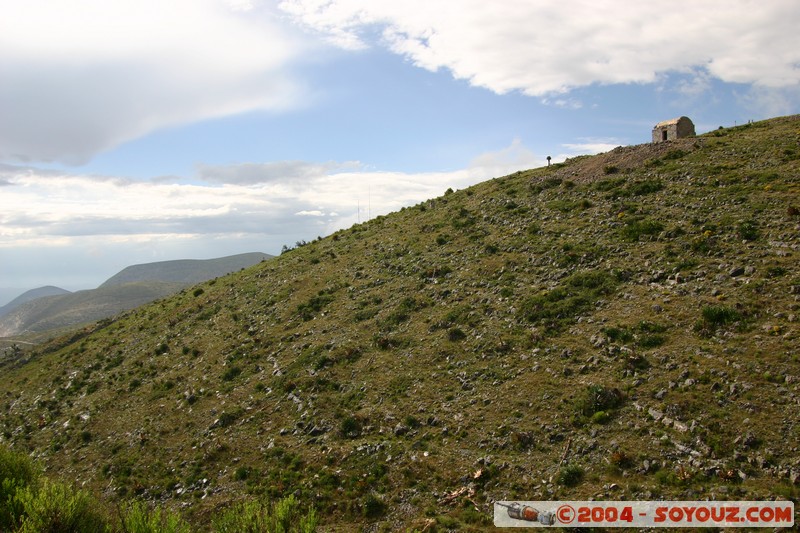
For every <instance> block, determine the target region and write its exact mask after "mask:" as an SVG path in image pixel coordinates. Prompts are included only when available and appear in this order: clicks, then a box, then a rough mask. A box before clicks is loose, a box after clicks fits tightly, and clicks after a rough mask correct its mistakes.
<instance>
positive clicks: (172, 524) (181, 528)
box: [120, 502, 192, 533]
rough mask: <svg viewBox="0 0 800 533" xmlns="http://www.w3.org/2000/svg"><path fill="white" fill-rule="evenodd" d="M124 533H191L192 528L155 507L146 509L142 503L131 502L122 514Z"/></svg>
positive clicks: (178, 518) (174, 516) (172, 514)
mask: <svg viewBox="0 0 800 533" xmlns="http://www.w3.org/2000/svg"><path fill="white" fill-rule="evenodd" d="M120 521H121V523H122V530H123V531H124V532H125V533H191V531H192V528H191V527H190V526H189V524H187V523H186V522H185V521H184V520H183V519H182V518H181V517H180V516H179V515H178V514H176V513H172V512H170V511H165V510H163V509H160V508H158V507H156V508H155V509H153V510H150V509H148V507H147V504H146V503H144V502H133V503H131V504H129V505H128V506H127V507H126V508H125V509H124V510H123V511H122V512H121V519H120Z"/></svg>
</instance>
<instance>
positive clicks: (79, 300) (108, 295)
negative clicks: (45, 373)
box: [0, 282, 185, 337]
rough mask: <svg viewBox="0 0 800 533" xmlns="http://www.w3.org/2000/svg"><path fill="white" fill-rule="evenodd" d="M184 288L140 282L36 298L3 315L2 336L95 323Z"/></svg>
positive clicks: (0, 333)
mask: <svg viewBox="0 0 800 533" xmlns="http://www.w3.org/2000/svg"><path fill="white" fill-rule="evenodd" d="M182 287H185V285H183V284H180V283H163V282H138V283H127V284H125V285H114V286H111V287H101V288H98V289H91V290H86V291H76V292H72V293H69V294H62V295H59V296H46V297H43V298H37V299H35V300H32V301H30V302H27V303H24V304H22V305H19V306H17V307H16V308H15V309H14V310H13V311H12V312H10V313H8V314H7V315H6V316H4V317H2V318H0V337H11V336H15V335H21V334H24V333H35V332H44V331H50V330H58V329H63V328H67V327H75V326H77V325H80V324H86V323H89V322H96V321H97V320H102V319H104V318H108V317H111V316H114V315H115V314H117V313H120V312H122V311H127V310H129V309H133V308H135V307H138V306H140V305H144V304H146V303H150V302H152V301H153V300H157V299H158V298H163V297H164V296H168V295H170V294H174V293H176V292H178V291H179V290H180V289H181V288H182Z"/></svg>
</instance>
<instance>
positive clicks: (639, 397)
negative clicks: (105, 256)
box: [0, 117, 800, 531]
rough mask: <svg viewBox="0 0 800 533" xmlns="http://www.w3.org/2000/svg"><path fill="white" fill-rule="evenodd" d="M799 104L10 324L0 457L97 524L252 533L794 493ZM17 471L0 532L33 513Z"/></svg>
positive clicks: (477, 521) (421, 526) (496, 183)
mask: <svg viewBox="0 0 800 533" xmlns="http://www.w3.org/2000/svg"><path fill="white" fill-rule="evenodd" d="M799 120H800V119H798V117H789V118H785V119H778V120H776V121H770V122H767V123H764V125H763V126H761V125H759V126H757V127H756V126H754V127H750V128H741V129H740V128H731V129H726V130H723V132H722V136H720V137H715V136H713V135H701V136H698V137H696V138H693V139H685V140H677V141H674V142H672V143H666V144H664V145H644V146H638V147H622V148H620V149H615V150H612V151H610V152H607V153H605V154H601V155H598V156H585V157H583V156H582V157H577V158H570V159H569V160H568V161H566V162H564V163H560V164H558V165H552V166H550V167H545V168H540V169H531V170H522V171H520V172H517V173H514V174H512V175H510V176H506V177H500V178H497V179H494V180H490V181H487V182H485V183H482V184H479V185H476V186H473V187H470V188H468V189H466V190H458V191H455V190H454V191H452V192H450V193H448V194H447V195H443V196H441V197H439V198H435V199H431V200H430V201H426V202H424V203H421V204H419V205H418V206H414V207H408V208H405V209H402V210H401V211H399V212H398V213H393V214H390V215H387V216H385V217H380V218H376V219H373V220H370V221H368V222H365V223H363V224H358V225H355V226H353V227H352V228H349V229H345V230H341V231H338V232H336V233H335V234H334V235H333V236H331V237H329V238H324V239H315V240H313V241H311V242H307V243H304V244H303V245H302V246H298V247H295V248H294V249H292V250H291V251H290V252H287V253H285V254H283V255H282V256H281V257H279V258H275V259H271V260H270V261H267V262H264V263H261V264H259V265H258V266H256V267H254V268H251V269H248V270H245V271H242V272H237V273H234V274H232V275H230V276H225V277H220V278H218V279H217V280H215V281H208V282H205V283H203V284H202V285H201V286H198V287H192V288H188V289H185V290H184V291H183V292H182V293H178V294H176V295H174V296H172V297H170V298H165V299H163V300H160V301H159V302H157V303H155V304H154V305H149V306H145V307H142V308H139V309H136V310H133V311H130V312H129V313H127V314H125V315H124V316H120V317H117V318H115V319H114V320H110V321H107V322H104V323H103V324H99V325H97V326H90V327H87V328H84V329H81V330H79V331H70V332H67V334H66V335H65V336H64V337H61V338H58V339H55V340H54V341H53V342H52V343H49V344H42V345H39V346H31V345H28V344H24V343H23V342H21V341H25V340H27V339H12V340H10V341H8V343H7V344H5V345H4V346H7V347H8V349H7V350H6V351H5V352H4V353H6V354H7V355H6V356H4V357H3V358H2V359H0V370H2V372H3V379H2V380H0V441H1V443H2V445H4V446H6V447H7V448H3V447H2V446H0V465H2V464H4V460H3V459H2V456H3V453H2V451H3V450H7V449H14V450H17V452H15V453H20V452H21V454H22V455H21V456H20V457H22V458H25V459H27V457H28V456H31V457H36V458H37V460H38V461H41V463H42V466H43V467H46V472H47V475H48V476H52V477H51V478H50V479H49V481H48V483H50V484H51V485H52V486H53V487H54V486H58V487H60V488H59V489H58V490H60V491H61V492H59V493H57V491H56V489H52V488H51V489H50V490H51V492H50V493H49V494H52V498H53V499H61V500H62V501H70V498H72V496H74V495H75V494H77V493H78V492H80V491H83V493H82V494H83V496H80V497H78V498H77V499H75V501H76V502H79V501H81V498H83V497H84V496H85V497H87V498H89V500H88V501H89V502H90V504H89V506H88V507H87V506H86V505H84V506H83V509H84V510H85V511H86V513H84V515H83V516H84V517H86V519H87V520H95V519H99V520H101V521H103V523H104V524H105V525H106V526H108V527H109V528H110V530H113V531H117V530H121V527H122V526H121V524H122V522H121V520H122V517H123V516H128V517H129V519H130V521H131V522H130V523H131V524H132V523H133V521H134V520H135V521H136V522H137V523H138V524H140V525H139V526H133V525H129V526H126V527H127V528H128V529H127V530H135V529H137V528H138V529H141V530H153V529H162V530H164V529H169V528H174V529H175V530H181V528H183V527H185V525H186V524H188V526H189V527H190V528H191V530H192V531H214V530H215V529H214V528H215V527H217V526H218V527H219V528H223V527H227V528H233V529H235V530H247V528H249V527H253V528H256V529H260V528H263V527H265V526H264V521H265V520H266V518H265V517H266V516H270V517H272V516H274V515H278V514H281V513H282V511H281V512H276V511H275V508H274V507H273V504H274V502H286V501H288V499H289V498H291V499H293V501H294V503H292V504H286V505H289V506H290V507H292V506H294V507H295V508H296V509H297V512H296V513H294V514H293V515H292V516H294V517H295V518H294V519H293V522H292V523H294V524H298V523H300V521H301V520H302V519H303V517H306V516H308V515H309V514H310V513H309V512H308V511H307V510H308V509H310V508H311V507H312V505H313V507H314V508H315V509H316V513H315V514H314V517H315V518H314V521H315V522H317V523H318V524H319V527H320V529H321V530H334V531H350V530H375V531H381V530H384V531H389V530H410V531H414V530H419V531H422V530H425V529H426V528H427V530H428V531H431V530H434V528H435V529H436V530H450V529H452V530H463V531H478V530H483V529H486V527H489V526H490V524H491V509H492V505H491V502H492V501H494V499H497V498H499V497H505V496H502V495H509V496H508V497H518V496H519V497H523V496H524V495H534V494H541V495H542V497H543V498H554V499H556V498H558V499H589V498H608V499H611V498H613V499H621V500H622V499H626V500H636V499H650V498H664V499H672V500H692V499H696V498H697V497H698V495H700V496H702V497H706V496H708V497H711V496H710V495H712V494H713V495H715V496H714V497H718V498H723V499H727V498H730V499H743V500H762V499H765V500H766V499H774V498H775V497H778V496H784V497H796V495H797V484H798V483H800V478H798V477H797V466H798V465H797V457H796V455H797V454H796V453H794V452H793V451H792V450H793V447H794V446H795V445H794V443H795V442H796V441H798V439H800V418H799V417H800V414H798V412H797V409H792V406H795V405H796V404H797V402H798V401H800V392H799V391H798V390H797V384H798V381H797V380H798V379H800V377H798V372H797V368H796V365H797V362H798V356H797V355H796V351H797V350H796V345H797V331H796V330H797V328H796V324H797V314H798V310H799V309H798V307H797V305H798V304H797V301H796V299H797V295H798V294H800V270H798V262H797V250H798V247H799V246H800V236H799V235H798V233H797V231H796V225H797V215H796V213H794V212H793V211H792V212H791V213H790V212H789V211H788V207H789V206H797V205H800V198H798V194H800V190H799V189H798V188H797V183H796V181H797V180H796V176H797V175H798V172H800V167H798V162H800V160H798V159H797V158H796V157H794V156H793V155H792V154H796V153H797V139H798V137H797V132H798V131H800V129H799V128H800V127H799V126H798V124H800V122H799ZM787 150H790V151H792V154H788V155H787V152H786V151H787ZM612 167H615V168H616V169H617V171H616V172H609V171H607V169H611V168H612ZM198 289H202V292H199V290H198ZM195 293H197V294H195ZM31 342H32V341H31ZM14 343H16V346H17V347H18V349H16V350H14V349H13V348H12V347H13V346H14V345H15V344H14ZM12 463H14V461H12ZM15 464H16V463H15ZM19 464H22V465H24V464H25V463H24V460H23V461H21V462H19ZM30 465H33V463H30ZM2 472H3V470H2V467H0V475H2ZM19 472H20V473H19V474H14V475H13V476H12V477H14V478H15V479H18V481H14V482H13V484H12V483H11V482H9V483H8V484H6V485H3V486H2V488H0V490H2V491H5V492H3V494H0V503H1V502H9V505H7V506H5V507H2V506H0V507H2V509H3V512H4V513H5V514H4V515H2V516H1V517H0V520H5V524H4V525H3V524H0V530H10V531H15V530H17V529H19V528H20V527H21V524H22V521H23V519H24V517H25V516H27V515H26V512H27V511H26V507H25V505H29V506H31V509H33V508H34V507H36V506H38V507H39V508H40V509H41V510H42V512H39V515H41V516H44V514H46V513H44V509H45V508H46V506H44V504H43V502H42V501H41V498H39V497H38V496H37V494H39V492H37V491H38V490H39V488H40V487H42V486H44V481H43V477H42V474H41V473H40V470H39V469H38V467H36V466H33V467H32V469H28V470H26V469H25V468H22V469H21V470H20V471H19ZM25 472H29V473H28V474H26V473H25ZM26 476H27V477H26ZM73 484H74V485H73ZM20 487H22V488H24V489H25V490H28V487H30V493H29V496H27V497H26V498H27V499H24V500H22V499H20V498H18V497H15V496H13V495H17V494H22V492H19V490H20ZM77 487H80V489H78V488H77ZM9 494H11V495H12V497H11V499H10V500H9V498H8V497H9ZM59 494H60V495H59ZM512 495H513V496H512ZM37 498H39V499H38V500H37ZM23 501H24V504H25V505H23ZM37 501H38V503H35V502H37ZM117 508H119V510H117ZM37 512H38V511H37ZM81 512H83V511H81ZM95 512H97V513H99V514H98V515H94V514H93V513H95ZM78 514H80V513H78ZM98 516H99V518H98ZM223 516H224V518H223ZM169 523H173V524H174V526H170V525H169ZM9 524H11V525H9ZM248 524H249V525H248ZM115 528H116V529H115ZM219 530H222V529H219ZM228 530H231V529H228Z"/></svg>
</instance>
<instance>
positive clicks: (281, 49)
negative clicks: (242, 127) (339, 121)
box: [0, 0, 304, 163]
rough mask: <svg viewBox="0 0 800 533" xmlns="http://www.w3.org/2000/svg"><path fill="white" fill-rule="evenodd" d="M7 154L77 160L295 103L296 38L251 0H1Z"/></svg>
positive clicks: (3, 154)
mask: <svg viewBox="0 0 800 533" xmlns="http://www.w3.org/2000/svg"><path fill="white" fill-rule="evenodd" d="M0 7H1V8H2V13H3V16H2V17H0V79H2V80H3V81H2V84H0V106H2V109H3V120H2V121H0V158H6V159H9V158H14V159H17V160H21V161H36V160H39V161H42V160H59V161H64V162H69V163H79V162H83V161H85V160H87V159H88V158H90V157H91V156H93V155H95V154H96V153H98V152H99V151H102V150H106V149H109V148H111V147H114V146H116V145H118V144H120V143H122V142H124V141H127V140H130V139H134V138H137V137H139V136H142V135H145V134H147V133H149V132H152V131H154V130H156V129H159V128H163V127H168V126H174V125H179V124H183V123H188V122H193V121H198V120H202V119H208V118H213V117H220V116H225V115H230V114H234V113H240V112H245V111H251V110H282V109H286V108H288V107H292V106H294V105H297V103H298V102H299V101H300V99H302V98H303V93H304V91H303V89H302V87H300V86H298V84H297V83H296V82H295V81H293V80H292V79H291V77H289V76H288V75H287V66H288V65H289V63H290V62H291V60H292V59H293V58H294V57H295V56H296V55H297V53H298V48H299V45H298V43H297V42H296V41H295V40H293V39H292V38H291V37H289V36H288V34H287V33H286V31H285V30H284V29H282V28H281V27H280V26H279V25H278V24H277V23H275V22H274V21H273V20H272V19H271V16H270V14H269V13H268V12H267V11H266V10H265V9H258V8H257V6H256V5H255V4H254V3H253V2H249V1H244V0H114V1H113V2H109V1H107V0H78V1H74V2H64V1H61V0H37V1H35V2H17V1H12V0H0Z"/></svg>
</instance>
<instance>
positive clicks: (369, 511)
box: [362, 494, 386, 518]
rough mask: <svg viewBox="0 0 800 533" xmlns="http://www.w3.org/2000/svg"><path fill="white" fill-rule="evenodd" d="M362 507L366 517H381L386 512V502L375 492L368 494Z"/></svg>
mask: <svg viewBox="0 0 800 533" xmlns="http://www.w3.org/2000/svg"><path fill="white" fill-rule="evenodd" d="M362 509H363V513H364V516H365V517H366V518H379V517H381V516H383V513H385V512H386V504H385V503H384V502H383V500H381V499H380V498H378V497H377V496H375V495H374V494H368V495H367V496H366V497H365V498H364V504H363V507H362Z"/></svg>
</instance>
